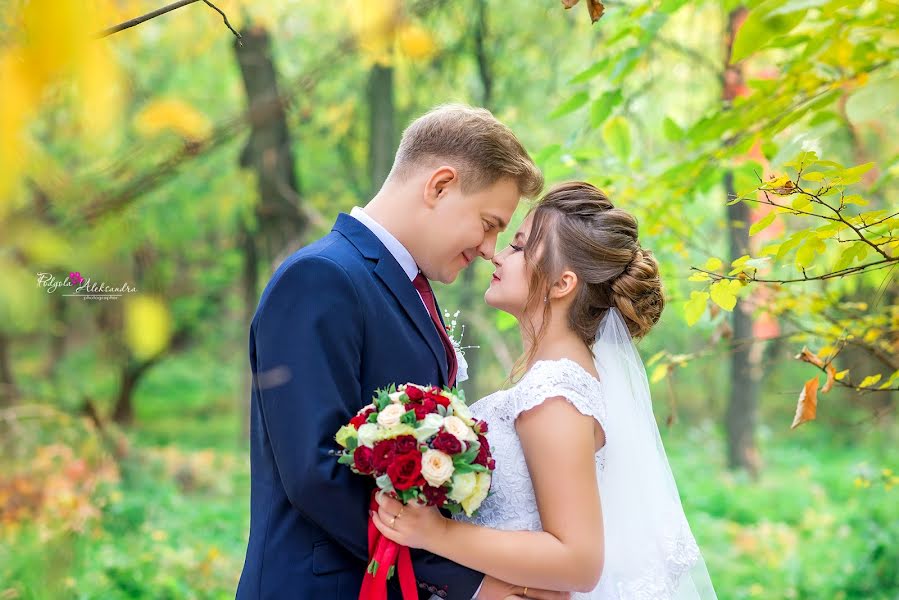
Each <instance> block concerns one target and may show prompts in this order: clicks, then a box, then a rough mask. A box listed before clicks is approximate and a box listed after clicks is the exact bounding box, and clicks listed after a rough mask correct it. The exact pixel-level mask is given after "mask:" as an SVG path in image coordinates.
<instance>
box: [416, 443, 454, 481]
mask: <svg viewBox="0 0 899 600" xmlns="http://www.w3.org/2000/svg"><path fill="white" fill-rule="evenodd" d="M455 470H456V469H455V467H453V459H452V458H451V457H450V456H449V455H448V454H445V453H443V452H441V451H440V450H428V451H427V452H425V453H424V454H422V455H421V475H422V477H424V478H425V481H427V482H428V483H429V484H430V485H432V486H433V487H440V486H441V485H443V484H444V483H446V482H447V481H449V479H450V477H452V476H453V472H454V471H455Z"/></svg>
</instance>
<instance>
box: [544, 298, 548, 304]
mask: <svg viewBox="0 0 899 600" xmlns="http://www.w3.org/2000/svg"><path fill="white" fill-rule="evenodd" d="M547 302H549V296H544V297H543V303H544V304H546V303H547Z"/></svg>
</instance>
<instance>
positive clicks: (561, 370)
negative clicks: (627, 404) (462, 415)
mask: <svg viewBox="0 0 899 600" xmlns="http://www.w3.org/2000/svg"><path fill="white" fill-rule="evenodd" d="M558 396H561V397H563V398H565V399H566V400H568V402H570V403H571V404H572V405H573V406H574V407H575V408H576V409H578V411H580V412H581V414H584V415H587V416H588V417H593V418H594V419H596V421H597V422H598V423H599V425H600V426H601V427H602V428H603V431H605V428H606V424H605V422H606V405H605V399H604V398H603V394H602V388H601V387H600V384H599V382H598V381H597V380H596V379H595V378H594V377H593V376H592V375H590V374H589V373H587V372H586V371H585V370H584V369H583V368H582V367H581V366H580V365H578V364H577V363H576V362H574V361H570V360H567V359H563V360H561V361H540V362H537V363H536V364H535V365H534V366H533V367H532V368H531V370H530V371H528V373H527V374H526V375H525V376H524V377H523V378H522V379H521V381H519V382H518V385H517V386H516V387H515V389H514V390H513V393H511V394H509V396H508V398H507V401H508V402H509V406H508V415H509V417H510V418H511V419H513V420H514V419H517V418H518V416H519V415H520V414H521V413H523V412H525V411H527V410H530V409H532V408H534V407H536V406H539V405H540V404H542V403H543V402H544V401H545V400H546V399H547V398H555V397H558Z"/></svg>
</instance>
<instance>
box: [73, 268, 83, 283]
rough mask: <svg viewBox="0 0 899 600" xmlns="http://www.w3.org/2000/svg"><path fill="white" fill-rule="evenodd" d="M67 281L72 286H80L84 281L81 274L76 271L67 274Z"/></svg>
mask: <svg viewBox="0 0 899 600" xmlns="http://www.w3.org/2000/svg"><path fill="white" fill-rule="evenodd" d="M69 281H71V282H72V285H81V282H82V281H84V277H82V276H81V273H79V272H78V271H72V272H71V273H69Z"/></svg>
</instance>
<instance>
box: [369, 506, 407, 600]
mask: <svg viewBox="0 0 899 600" xmlns="http://www.w3.org/2000/svg"><path fill="white" fill-rule="evenodd" d="M377 493H378V490H373V491H372V493H371V503H370V504H369V510H371V511H375V512H377V510H378V501H377V499H375V494H377ZM394 567H396V569H395V570H396V573H397V575H398V576H399V579H400V590H402V592H403V600H418V591H417V590H416V584H415V571H414V570H413V569H412V556H411V554H410V553H409V548H407V547H406V546H400V545H399V544H397V543H396V542H394V541H392V540H389V539H388V538H386V537H384V536H383V535H381V532H380V531H378V528H377V527H375V522H374V520H373V519H372V518H371V517H369V518H368V568H367V569H366V571H365V577H364V578H363V579H362V589H360V590H359V600H387V579H388V577H389V576H391V575H392V574H393V573H392V572H393V571H394Z"/></svg>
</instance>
